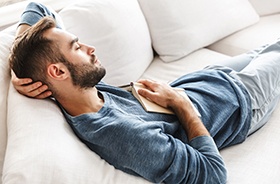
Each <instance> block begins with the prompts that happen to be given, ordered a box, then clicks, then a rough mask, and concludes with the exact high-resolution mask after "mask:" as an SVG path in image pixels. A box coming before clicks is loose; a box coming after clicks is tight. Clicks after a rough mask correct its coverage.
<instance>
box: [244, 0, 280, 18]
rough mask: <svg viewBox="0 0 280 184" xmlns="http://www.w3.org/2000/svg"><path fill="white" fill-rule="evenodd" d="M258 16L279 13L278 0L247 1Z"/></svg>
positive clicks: (279, 4) (279, 3)
mask: <svg viewBox="0 0 280 184" xmlns="http://www.w3.org/2000/svg"><path fill="white" fill-rule="evenodd" d="M249 1H250V3H251V4H252V5H253V7H254V8H255V10H256V11H257V13H258V14H259V15H260V16H264V15H271V14H275V13H280V1H279V0H266V1H264V0H249Z"/></svg>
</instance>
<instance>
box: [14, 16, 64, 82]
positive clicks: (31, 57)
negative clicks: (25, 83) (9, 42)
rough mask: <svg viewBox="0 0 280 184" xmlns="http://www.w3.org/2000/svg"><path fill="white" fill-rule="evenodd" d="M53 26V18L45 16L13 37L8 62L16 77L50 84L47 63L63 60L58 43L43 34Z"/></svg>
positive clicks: (54, 24)
mask: <svg viewBox="0 0 280 184" xmlns="http://www.w3.org/2000/svg"><path fill="white" fill-rule="evenodd" d="M54 27H56V23H55V20H54V19H53V18H51V17H45V18H43V19H41V20H40V21H39V22H38V23H36V24H35V25H34V26H32V27H30V28H29V29H28V30H26V31H25V32H24V33H22V34H21V35H19V36H18V37H17V38H16V39H15V41H14V44H13V47H12V49H11V54H10V57H9V64H10V68H11V69H12V70H13V71H14V72H15V74H16V76H17V77H18V78H31V79H32V80H33V82H36V81H41V82H42V83H44V84H47V85H50V84H49V82H48V81H47V66H48V64H50V63H58V62H64V61H65V57H64V55H63V54H62V53H61V52H60V49H59V47H58V45H57V44H56V43H55V42H54V41H53V40H50V39H47V38H45V37H44V36H43V35H44V33H45V32H46V31H47V30H49V29H51V28H54ZM49 87H50V86H49Z"/></svg>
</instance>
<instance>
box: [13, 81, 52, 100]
mask: <svg viewBox="0 0 280 184" xmlns="http://www.w3.org/2000/svg"><path fill="white" fill-rule="evenodd" d="M12 83H13V85H14V87H15V89H16V90H17V91H18V92H19V93H20V94H23V95H25V96H28V97H31V98H38V99H43V98H47V97H49V96H51V94H52V93H51V91H48V86H47V85H43V84H42V83H41V82H35V83H32V80H31V79H28V78H25V79H18V78H14V79H12Z"/></svg>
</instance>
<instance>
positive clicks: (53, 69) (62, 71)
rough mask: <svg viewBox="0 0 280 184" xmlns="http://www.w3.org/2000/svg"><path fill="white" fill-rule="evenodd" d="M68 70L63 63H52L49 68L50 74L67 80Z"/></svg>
mask: <svg viewBox="0 0 280 184" xmlns="http://www.w3.org/2000/svg"><path fill="white" fill-rule="evenodd" d="M67 71H68V70H67V69H66V67H65V65H63V64H62V63H55V64H50V65H49V66H48V69H47V72H48V76H49V77H51V78H53V79H55V80H65V79H66V78H67V77H68V72H67Z"/></svg>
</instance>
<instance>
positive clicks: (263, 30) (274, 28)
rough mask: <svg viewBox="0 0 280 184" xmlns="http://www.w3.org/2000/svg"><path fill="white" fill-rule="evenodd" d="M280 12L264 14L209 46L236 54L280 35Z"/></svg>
mask: <svg viewBox="0 0 280 184" xmlns="http://www.w3.org/2000/svg"><path fill="white" fill-rule="evenodd" d="M279 20H280V14H275V15H270V16H264V17H261V18H260V21H259V22H258V23H257V24H255V25H252V26H250V27H248V28H246V29H244V30H241V31H239V32H237V33H234V34H232V35H230V36H228V37H226V38H224V39H222V40H220V41H218V42H216V43H214V44H212V45H210V46H209V47H208V48H209V49H211V50H214V51H217V52H221V53H223V54H226V55H230V56H235V55H239V54H241V53H244V52H247V51H248V50H251V49H254V48H257V47H259V46H261V45H264V44H267V43H269V42H273V41H275V40H276V39H278V38H279V37H280V22H279Z"/></svg>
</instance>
